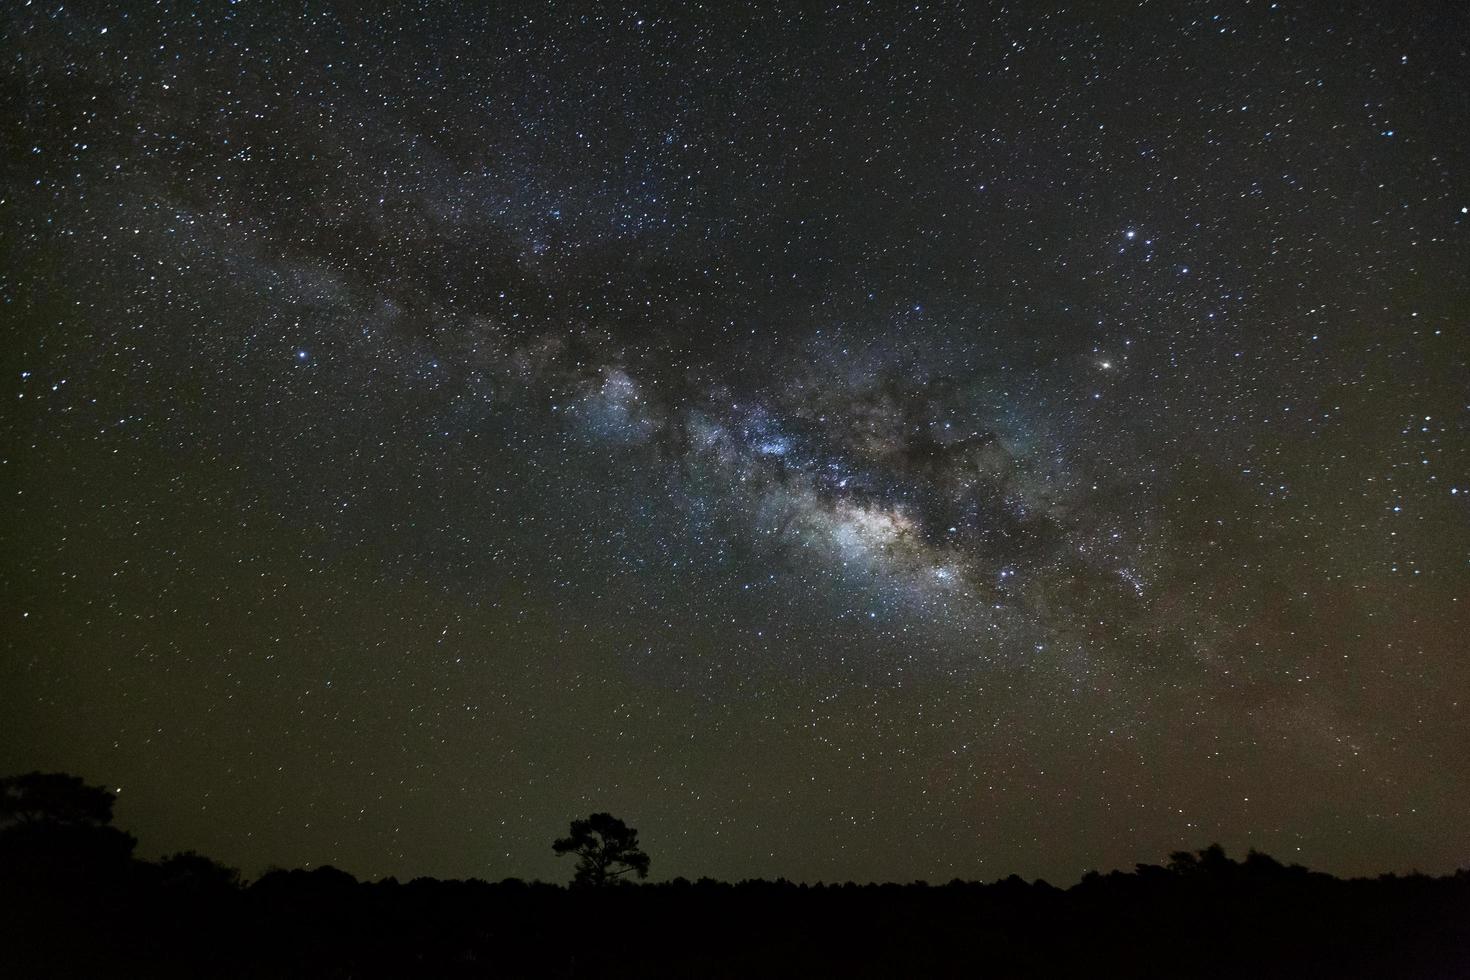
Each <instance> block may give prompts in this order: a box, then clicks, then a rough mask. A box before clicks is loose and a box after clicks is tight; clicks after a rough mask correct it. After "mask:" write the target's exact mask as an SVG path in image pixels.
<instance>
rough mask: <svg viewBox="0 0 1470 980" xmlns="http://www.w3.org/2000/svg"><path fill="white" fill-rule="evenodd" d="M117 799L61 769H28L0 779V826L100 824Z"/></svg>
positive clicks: (108, 820)
mask: <svg viewBox="0 0 1470 980" xmlns="http://www.w3.org/2000/svg"><path fill="white" fill-rule="evenodd" d="M114 799H116V797H114V796H113V795H112V794H111V793H109V792H108V791H107V790H105V789H103V788H102V787H101V786H88V785H87V784H86V783H84V782H82V779H81V777H80V776H72V775H68V774H67V773H64V772H31V773H26V774H25V775H23V776H7V777H5V778H4V779H0V828H5V827H12V826H16V825H27V824H42V823H44V824H53V825H63V826H86V827H102V826H105V825H107V824H109V823H111V822H112V802H113V800H114Z"/></svg>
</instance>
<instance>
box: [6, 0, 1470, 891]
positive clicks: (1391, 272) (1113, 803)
mask: <svg viewBox="0 0 1470 980" xmlns="http://www.w3.org/2000/svg"><path fill="white" fill-rule="evenodd" d="M492 7H493V8H499V5H492V4H483V5H482V4H465V5H463V6H458V7H456V6H449V5H441V4H436V3H424V4H420V5H416V6H415V7H414V9H412V10H409V11H406V12H402V13H400V14H396V15H393V16H390V17H387V18H377V17H374V16H369V15H366V14H363V13H361V12H359V8H358V5H355V4H352V5H344V6H342V8H341V9H340V10H338V11H336V12H333V11H332V10H331V9H330V8H329V6H328V5H325V4H323V3H310V4H301V5H295V4H284V3H282V4H267V3H255V2H239V3H232V4H202V5H198V6H195V5H182V4H179V5H171V4H160V5H154V4H144V3H137V4H90V3H86V4H76V5H75V6H71V5H67V6H63V5H62V4H61V3H60V2H58V0H50V2H46V3H41V2H34V3H32V2H20V0H17V2H15V3H11V4H7V5H6V9H5V11H4V13H3V15H0V32H3V33H0V99H3V101H0V109H3V113H4V115H3V119H4V121H3V123H0V126H3V132H4V139H3V140H0V168H3V169H0V198H3V200H0V323H3V327H4V331H5V334H4V336H5V340H4V344H3V349H0V361H3V364H0V368H3V377H4V379H5V383H6V386H7V391H6V397H8V398H9V399H10V401H9V406H8V409H7V410H6V411H5V413H4V414H3V416H0V456H3V458H0V491H3V494H4V499H5V501H6V504H5V512H4V517H3V522H0V524H3V527H0V556H3V557H0V621H3V623H4V627H3V629H0V771H4V772H19V771H28V770H31V769H37V768H39V769H43V770H65V771H69V772H75V773H78V774H80V775H83V776H84V777H86V778H87V779H88V780H89V781H92V782H98V783H105V784H106V785H108V786H110V787H113V788H119V789H120V791H121V795H120V798H119V802H118V806H117V819H118V823H119V824H120V825H121V826H123V827H124V828H126V829H128V830H131V831H132V832H134V833H135V834H136V835H137V836H138V837H139V840H140V845H139V853H140V854H141V855H143V856H149V857H151V856H156V855H158V854H161V853H164V852H170V851H175V850H183V849H194V850H198V851H201V852H203V853H206V854H209V855H211V856H213V857H215V858H218V859H220V860H223V861H225V862H227V863H231V864H235V865H238V866H240V867H242V868H244V869H245V870H246V871H247V873H250V874H256V873H259V872H260V871H261V870H262V869H264V868H265V867H267V866H269V865H273V864H274V865H283V866H297V865H307V864H310V865H319V864H325V863H331V864H335V865H337V866H339V867H342V868H344V869H346V870H348V871H351V872H353V873H355V874H358V875H361V876H365V877H375V876H382V875H390V874H391V875H397V876H399V877H400V878H410V877H414V876H418V875H439V876H457V877H458V876H477V877H484V878H490V879H498V878H501V877H505V876H509V875H515V876H521V877H525V878H533V877H540V878H547V879H564V878H565V877H567V876H569V874H570V871H571V869H570V868H569V867H568V866H566V865H565V864H559V863H558V862H557V859H556V858H555V857H554V856H553V854H552V852H551V847H550V844H551V840H552V838H553V837H555V836H557V835H559V834H563V833H565V831H566V827H567V823H568V821H569V820H570V819H571V818H573V817H576V816H583V815H586V814H587V813H588V812H590V811H593V810H610V811H612V812H613V813H615V814H617V815H618V816H620V817H623V818H624V819H626V820H627V821H628V822H629V823H630V824H632V825H633V826H635V827H637V828H638V829H639V831H640V832H641V836H642V840H643V843H644V846H645V849H646V850H647V851H648V852H649V853H650V854H651V855H652V857H653V877H654V878H664V877H670V876H674V875H685V876H687V877H690V878H694V877H698V876H700V875H710V876H713V877H718V878H726V879H741V878H747V877H758V876H763V877H776V876H786V877H788V878H792V879H801V880H810V881H815V880H827V881H832V880H849V879H852V880H858V881H864V880H899V881H912V880H914V879H927V880H930V881H947V880H949V879H950V878H953V877H956V876H959V877H964V878H983V879H993V878H996V877H1000V876H1003V875H1006V874H1010V873H1012V872H1017V873H1020V874H1022V875H1024V876H1026V877H1034V876H1043V877H1046V878H1048V879H1049V880H1052V881H1054V882H1056V883H1058V884H1067V883H1070V882H1072V881H1074V880H1076V878H1077V877H1078V875H1080V874H1081V873H1082V872H1083V871H1085V870H1087V869H1089V868H1100V869H1108V868H1113V867H1125V868H1126V867H1131V866H1132V865H1133V864H1134V863H1135V862H1139V861H1149V862H1153V861H1160V860H1163V859H1164V858H1165V857H1166V855H1167V854H1168V853H1169V852H1170V851H1172V850H1176V849H1180V848H1185V847H1202V846H1204V845H1205V844H1207V843H1209V842H1211V841H1216V840H1218V841H1219V842H1221V843H1222V844H1224V845H1225V847H1226V848H1227V850H1229V851H1231V852H1232V853H1235V852H1243V851H1244V849H1246V848H1247V847H1255V848H1258V849H1260V850H1264V851H1266V852H1268V853H1271V854H1273V855H1274V856H1276V857H1278V858H1280V859H1282V860H1286V861H1297V862H1302V863H1305V864H1308V865H1310V866H1313V867H1318V868H1322V869H1324V870H1328V871H1332V872H1335V873H1339V874H1344V873H1346V874H1362V873H1377V872H1380V871H1388V870H1399V871H1404V870H1408V869H1411V868H1419V869H1422V870H1425V871H1431V872H1437V873H1438V872H1445V871H1448V870H1451V869H1452V868H1454V867H1457V866H1463V865H1467V864H1470V849H1467V848H1470V841H1467V838H1466V836H1465V834H1464V814H1465V813H1466V811H1467V809H1470V765H1467V763H1466V759H1467V758H1470V639H1467V637H1470V329H1467V318H1470V15H1467V13H1466V12H1465V8H1464V6H1463V5H1462V4H1459V3H1455V2H1444V3H1413V2H1403V3H1383V2H1376V0H1375V2H1371V3H1352V2H1344V3H1332V4H1327V3H1307V2H1304V0H1283V2H1279V3H1271V2H1263V0H1255V2H1243V0H1238V2H1224V0H1221V2H1213V3H1195V2H1163V0H1156V2H1143V3H1131V4H1124V3H1121V2H1119V3H1111V2H1108V3H1087V4H1076V5H1075V7H1074V9H1066V8H1064V7H1062V6H1059V5H1052V4H1029V3H1020V2H1016V3H1012V4H1008V5H1005V6H1001V5H990V6H986V5H983V4H972V5H966V6H964V7H959V6H952V5H947V4H932V3H917V4H903V5H897V6H892V7H890V6H886V5H875V4H831V5H828V7H826V8H819V7H818V6H817V5H814V4H793V5H788V6H787V9H784V10H780V9H777V8H770V9H767V10H764V11H761V12H746V11H747V8H745V7H743V6H737V5H734V4H731V5H725V4H706V5H702V6H701V5H697V4H696V5H693V6H689V7H684V8H672V7H670V8H664V7H662V6H660V7H659V9H655V8H654V7H653V6H652V5H651V6H650V7H649V8H648V9H646V10H645V9H643V8H638V9H637V10H634V9H627V10H614V9H612V8H610V7H603V6H602V5H598V4H590V3H589V4H559V5H555V6H549V7H548V6H544V5H541V4H531V5H526V6H524V7H521V6H515V5H511V6H507V7H505V8H502V9H491V8H492Z"/></svg>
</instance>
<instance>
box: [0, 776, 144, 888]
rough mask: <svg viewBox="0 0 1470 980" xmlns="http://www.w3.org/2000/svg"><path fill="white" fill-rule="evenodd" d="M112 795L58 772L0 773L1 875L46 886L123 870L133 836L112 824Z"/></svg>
mask: <svg viewBox="0 0 1470 980" xmlns="http://www.w3.org/2000/svg"><path fill="white" fill-rule="evenodd" d="M114 799H115V797H114V796H113V794H112V793H110V792H108V791H107V790H106V789H104V788H102V787H101V786H88V785H87V784H86V783H85V782H83V781H82V780H81V778H80V777H78V776H71V775H68V774H67V773H63V772H31V773H26V774H25V775H23V776H7V777H5V778H3V779H0V878H3V879H6V880H10V881H27V882H30V883H31V885H32V886H33V887H40V886H41V884H43V883H44V884H47V886H48V887H50V886H60V885H61V884H63V883H65V882H68V881H71V882H74V881H76V880H78V879H85V878H93V879H97V878H102V877H108V876H117V875H122V874H125V873H126V872H127V871H128V869H129V868H130V866H131V864H132V855H133V848H134V847H135V846H136V845H137V843H138V842H137V840H135V839H134V838H133V836H132V835H131V834H126V833H123V832H122V831H121V830H118V829H117V828H116V827H113V826H111V824H112V803H113V800H114Z"/></svg>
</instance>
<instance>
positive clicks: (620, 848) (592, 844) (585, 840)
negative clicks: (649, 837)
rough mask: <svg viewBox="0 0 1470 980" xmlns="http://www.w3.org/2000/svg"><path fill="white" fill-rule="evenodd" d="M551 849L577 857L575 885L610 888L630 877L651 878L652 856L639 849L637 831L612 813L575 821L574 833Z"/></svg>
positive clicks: (572, 828) (593, 815)
mask: <svg viewBox="0 0 1470 980" xmlns="http://www.w3.org/2000/svg"><path fill="white" fill-rule="evenodd" d="M551 849H552V850H553V851H555V852H556V853H557V854H575V855H577V872H576V874H575V875H574V876H573V878H572V881H573V883H575V884H579V885H593V886H602V885H611V884H614V883H616V882H619V881H622V880H624V876H626V875H629V874H636V875H637V876H638V877H639V878H646V877H648V864H649V857H648V855H647V854H645V853H643V851H641V850H639V844H638V831H637V830H634V829H633V828H632V827H629V826H628V825H627V824H625V823H623V821H621V820H619V819H618V818H617V817H615V816H613V815H612V814H610V813H594V814H592V815H591V816H590V817H588V818H587V819H585V820H573V821H572V827H571V833H570V834H569V835H568V836H566V837H561V838H558V839H557V840H556V841H554V842H553V843H552V845H551Z"/></svg>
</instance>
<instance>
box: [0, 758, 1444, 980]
mask: <svg viewBox="0 0 1470 980" xmlns="http://www.w3.org/2000/svg"><path fill="white" fill-rule="evenodd" d="M607 816H608V815H606V814H600V815H594V818H599V819H600V818H602V817H607ZM111 817H112V796H111V794H109V793H107V792H106V791H105V790H101V789H98V788H95V787H87V786H85V785H84V784H83V782H82V781H81V780H80V779H77V778H76V777H72V776H66V775H61V774H41V773H33V774H30V775H28V776H19V777H12V778H10V779H5V780H0V976H4V977H68V978H70V977H101V978H115V977H240V978H256V977H313V978H323V977H339V978H376V977H655V976H657V977H664V976H667V977H674V976H678V977H751V976H762V977H765V976H802V977H811V976H852V977H910V976H912V977H958V976H964V977H1060V976H1069V977H1070V976H1086V977H1096V976H1127V977H1414V978H1445V980H1449V978H1461V977H1467V976H1470V872H1467V871H1459V872H1456V873H1455V874H1453V875H1449V876H1445V877H1438V878H1435V877H1428V876H1424V875H1418V874H1415V875H1408V876H1396V875H1384V876H1382V877H1379V878H1372V879H1352V880H1341V879H1338V878H1335V877H1332V876H1331V875H1326V874H1322V873H1320V872H1314V871H1309V870H1307V869H1305V868H1302V867H1299V866H1296V865H1283V864H1281V863H1279V862H1277V861H1275V860H1273V859H1272V858H1270V857H1267V856H1266V855H1264V854H1259V853H1256V852H1251V853H1250V854H1249V855H1247V856H1246V858H1245V859H1244V860H1240V861H1236V860H1232V859H1231V858H1229V857H1228V856H1227V855H1226V854H1225V852H1224V851H1223V850H1221V849H1220V848H1219V847H1218V846H1211V847H1207V848H1205V849H1204V850H1201V851H1197V852H1181V853H1177V854H1175V855H1173V856H1172V858H1171V859H1170V861H1169V863H1168V864H1167V865H1163V866H1154V865H1140V866H1138V867H1137V868H1136V869H1135V870H1134V871H1132V872H1126V873H1125V872H1112V873H1109V874H1096V873H1092V874H1088V875H1086V876H1084V877H1083V879H1082V880H1081V881H1080V882H1078V883H1077V884H1075V885H1073V886H1071V887H1070V888H1066V889H1061V888H1056V887H1053V886H1052V885H1049V884H1047V883H1045V882H1042V881H1037V882H1029V883H1028V882H1026V881H1023V880H1022V879H1020V878H1018V877H1015V876H1012V877H1010V878H1007V879H1004V880H1002V881H998V882H995V883H991V884H980V883H975V882H964V881H958V880H957V881H953V882H950V883H949V884H944V885H928V884H923V883H916V884H908V885H896V884H884V885H853V884H841V885H820V884H819V885H804V884H802V885H798V884H793V883H791V882H787V881H784V880H778V881H774V882H771V881H744V882H740V883H738V884H727V883H724V882H718V881H712V880H709V879H700V880H698V881H693V882H691V881H686V880H684V879H675V880H673V881H670V882H664V883H657V884H638V885H635V884H626V885H606V886H604V887H596V886H593V885H589V884H586V882H587V881H588V874H587V873H586V872H585V867H586V864H585V862H584V864H583V865H582V867H583V868H584V871H583V873H582V874H581V876H580V880H581V881H583V882H584V885H583V886H581V887H578V886H573V887H566V886H561V885H554V884H545V883H540V882H534V883H527V882H524V881H520V880H516V879H508V880H505V881H501V882H496V883H491V882H485V881H478V880H469V881H441V880H435V879H430V878H419V879H415V880H413V881H409V882H399V881H396V880H393V879H388V880H384V881H376V882H360V881H358V880H357V879H355V878H354V877H353V876H352V875H350V874H348V873H346V872H344V871H340V870H337V869H335V868H331V867H321V868H316V869H314V870H309V871H307V870H273V871H269V872H267V873H265V874H263V875H261V876H260V877H259V878H257V879H256V880H254V881H251V882H249V883H246V882H243V881H242V880H241V878H240V875H239V874H238V873H237V872H235V871H234V870H232V869H229V868H226V867H223V866H222V865H220V864H218V863H216V862H214V861H212V860H210V859H208V858H205V857H202V856H200V855H197V854H192V853H184V854H176V855H174V856H172V857H168V858H165V859H163V860H160V861H143V860H139V859H137V858H135V857H134V856H133V849H134V846H135V841H134V840H133V838H132V837H131V836H129V835H128V834H126V833H124V832H122V831H121V830H118V829H117V828H115V827H113V826H111ZM610 819H611V818H610ZM613 824H616V826H614V825H613ZM613 824H609V823H607V822H606V821H604V822H602V823H598V822H597V821H596V820H592V821H591V822H590V823H589V821H578V822H576V823H574V824H573V835H572V838H571V839H570V844H569V839H562V840H559V841H558V842H557V846H558V848H559V849H562V850H568V849H569V848H572V845H576V846H578V847H581V846H583V845H586V843H587V838H586V836H585V834H584V835H583V836H581V837H578V833H577V832H578V830H579V829H585V828H586V827H587V826H594V827H597V826H601V827H603V828H604V829H607V828H611V829H610V830H608V832H609V833H610V834H611V835H613V838H614V840H615V841H619V842H621V843H622V844H623V845H628V844H629V841H630V840H631V841H632V843H633V845H634V846H636V832H633V831H631V830H630V829H629V828H622V830H619V829H618V827H620V826H621V822H620V821H613ZM579 825H581V827H580V828H579ZM625 832H626V833H625ZM627 834H631V835H633V836H632V837H631V838H630V837H628V836H627ZM619 835H622V836H619ZM572 850H573V852H575V853H579V854H581V855H582V856H583V857H584V858H585V857H586V856H587V855H588V854H592V853H593V852H592V851H590V850H587V849H586V848H585V847H583V849H582V850H580V851H577V850H575V848H572ZM632 850H633V848H632V847H627V846H625V847H624V849H623V853H624V854H627V853H631V852H632ZM642 862H643V863H644V864H645V865H646V856H644V857H643V858H642ZM634 863H635V864H637V863H639V862H638V861H637V860H635V861H634Z"/></svg>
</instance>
